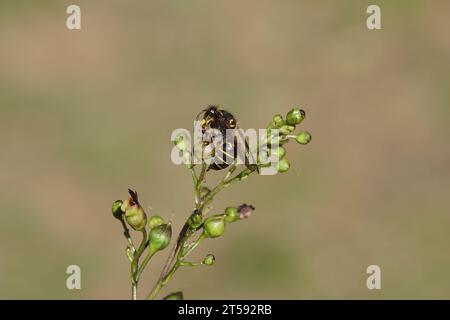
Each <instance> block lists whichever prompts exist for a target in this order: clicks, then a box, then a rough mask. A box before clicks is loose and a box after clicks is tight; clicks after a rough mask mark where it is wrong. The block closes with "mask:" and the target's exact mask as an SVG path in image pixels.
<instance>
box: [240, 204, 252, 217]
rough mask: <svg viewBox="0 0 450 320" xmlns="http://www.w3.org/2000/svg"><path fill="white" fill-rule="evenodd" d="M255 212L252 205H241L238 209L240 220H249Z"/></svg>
mask: <svg viewBox="0 0 450 320" xmlns="http://www.w3.org/2000/svg"><path fill="white" fill-rule="evenodd" d="M254 210H255V207H254V206H252V205H251V204H246V203H244V204H241V205H240V206H239V207H238V208H237V211H238V213H239V219H241V220H242V219H247V218H248V217H250V215H251V214H252V212H253V211H254Z"/></svg>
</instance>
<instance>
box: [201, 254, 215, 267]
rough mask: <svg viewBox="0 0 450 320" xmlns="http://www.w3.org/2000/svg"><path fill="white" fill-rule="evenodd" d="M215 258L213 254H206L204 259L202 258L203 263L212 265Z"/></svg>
mask: <svg viewBox="0 0 450 320" xmlns="http://www.w3.org/2000/svg"><path fill="white" fill-rule="evenodd" d="M215 260H216V257H214V255H213V254H208V255H207V256H206V257H205V259H203V264H204V265H206V266H212V265H213V264H214V261H215Z"/></svg>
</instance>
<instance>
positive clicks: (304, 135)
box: [295, 131, 312, 144]
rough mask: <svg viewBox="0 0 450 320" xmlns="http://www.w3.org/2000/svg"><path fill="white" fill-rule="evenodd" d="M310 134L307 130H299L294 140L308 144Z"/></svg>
mask: <svg viewBox="0 0 450 320" xmlns="http://www.w3.org/2000/svg"><path fill="white" fill-rule="evenodd" d="M311 138H312V136H311V134H310V133H309V132H307V131H302V132H300V133H299V134H298V135H297V137H296V138H295V140H296V141H297V142H298V143H300V144H308V143H309V142H310V141H311Z"/></svg>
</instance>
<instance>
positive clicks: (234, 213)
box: [225, 207, 240, 223]
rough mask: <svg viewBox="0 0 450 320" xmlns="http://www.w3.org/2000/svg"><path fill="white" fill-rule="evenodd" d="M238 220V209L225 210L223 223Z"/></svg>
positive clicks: (229, 208)
mask: <svg viewBox="0 0 450 320" xmlns="http://www.w3.org/2000/svg"><path fill="white" fill-rule="evenodd" d="M239 219H240V217H239V212H238V209H237V208H235V207H228V208H226V209H225V221H226V222H228V223H232V222H235V221H238V220H239Z"/></svg>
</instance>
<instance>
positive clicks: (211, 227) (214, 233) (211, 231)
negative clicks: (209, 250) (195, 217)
mask: <svg viewBox="0 0 450 320" xmlns="http://www.w3.org/2000/svg"><path fill="white" fill-rule="evenodd" d="M224 232H225V220H224V217H223V216H212V217H209V218H208V219H206V221H205V224H204V225H203V234H204V235H205V236H206V237H208V238H217V237H220V236H221V235H222V234H223V233H224Z"/></svg>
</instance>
